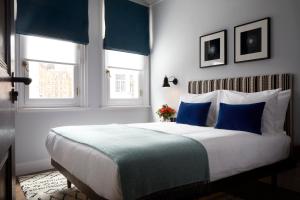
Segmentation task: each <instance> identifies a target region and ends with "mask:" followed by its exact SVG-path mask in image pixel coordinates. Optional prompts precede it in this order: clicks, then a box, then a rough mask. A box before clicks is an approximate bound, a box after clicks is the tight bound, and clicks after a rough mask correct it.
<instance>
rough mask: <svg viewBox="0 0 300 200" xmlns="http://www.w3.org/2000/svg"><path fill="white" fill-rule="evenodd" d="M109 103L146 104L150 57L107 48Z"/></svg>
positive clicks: (106, 63)
mask: <svg viewBox="0 0 300 200" xmlns="http://www.w3.org/2000/svg"><path fill="white" fill-rule="evenodd" d="M105 66H106V77H107V78H106V84H107V96H108V98H107V104H108V105H146V104H147V103H148V102H147V98H148V88H147V87H148V76H147V74H148V57H147V56H143V55H138V54H132V53H124V52H118V51H111V50H105Z"/></svg>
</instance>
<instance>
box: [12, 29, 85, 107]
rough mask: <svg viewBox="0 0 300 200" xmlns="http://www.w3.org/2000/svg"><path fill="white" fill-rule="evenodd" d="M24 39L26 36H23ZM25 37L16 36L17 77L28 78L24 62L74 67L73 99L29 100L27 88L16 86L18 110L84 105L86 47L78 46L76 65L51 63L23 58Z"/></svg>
mask: <svg viewBox="0 0 300 200" xmlns="http://www.w3.org/2000/svg"><path fill="white" fill-rule="evenodd" d="M25 37H26V36H25ZM25 37H24V36H23V35H16V46H17V48H16V49H17V51H16V56H17V60H16V64H17V66H18V67H17V74H18V76H24V77H28V76H29V74H28V72H27V70H26V66H24V63H23V62H24V61H25V62H30V61H33V62H42V63H53V64H63V65H72V66H74V98H72V99H51V98H43V99H30V98H29V86H25V85H18V91H19V93H20V94H19V96H20V98H19V101H18V107H19V108H61V107H82V106H85V105H86V102H87V95H86V91H87V90H86V84H85V80H86V47H85V45H81V44H78V48H79V49H78V54H79V55H78V62H77V63H63V62H53V61H47V60H35V59H27V58H25Z"/></svg>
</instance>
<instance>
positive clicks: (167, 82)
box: [163, 76, 170, 87]
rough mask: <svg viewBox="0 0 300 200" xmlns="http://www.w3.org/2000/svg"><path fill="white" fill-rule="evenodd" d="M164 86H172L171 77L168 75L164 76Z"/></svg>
mask: <svg viewBox="0 0 300 200" xmlns="http://www.w3.org/2000/svg"><path fill="white" fill-rule="evenodd" d="M163 87H170V84H169V79H168V77H167V76H165V78H164V83H163Z"/></svg>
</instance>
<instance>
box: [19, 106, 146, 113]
mask: <svg viewBox="0 0 300 200" xmlns="http://www.w3.org/2000/svg"><path fill="white" fill-rule="evenodd" d="M150 108H151V106H103V107H99V108H92V107H49V108H47V107H36V108H35V107H22V108H18V109H17V112H19V113H25V112H72V111H73V112H76V111H91V110H94V111H95V110H99V111H118V110H133V109H150Z"/></svg>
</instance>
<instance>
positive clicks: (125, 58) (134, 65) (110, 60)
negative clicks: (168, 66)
mask: <svg viewBox="0 0 300 200" xmlns="http://www.w3.org/2000/svg"><path fill="white" fill-rule="evenodd" d="M105 53H106V66H108V67H120V68H129V69H143V68H144V65H145V56H142V55H138V54H132V53H124V52H119V51H109V50H106V51H105Z"/></svg>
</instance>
